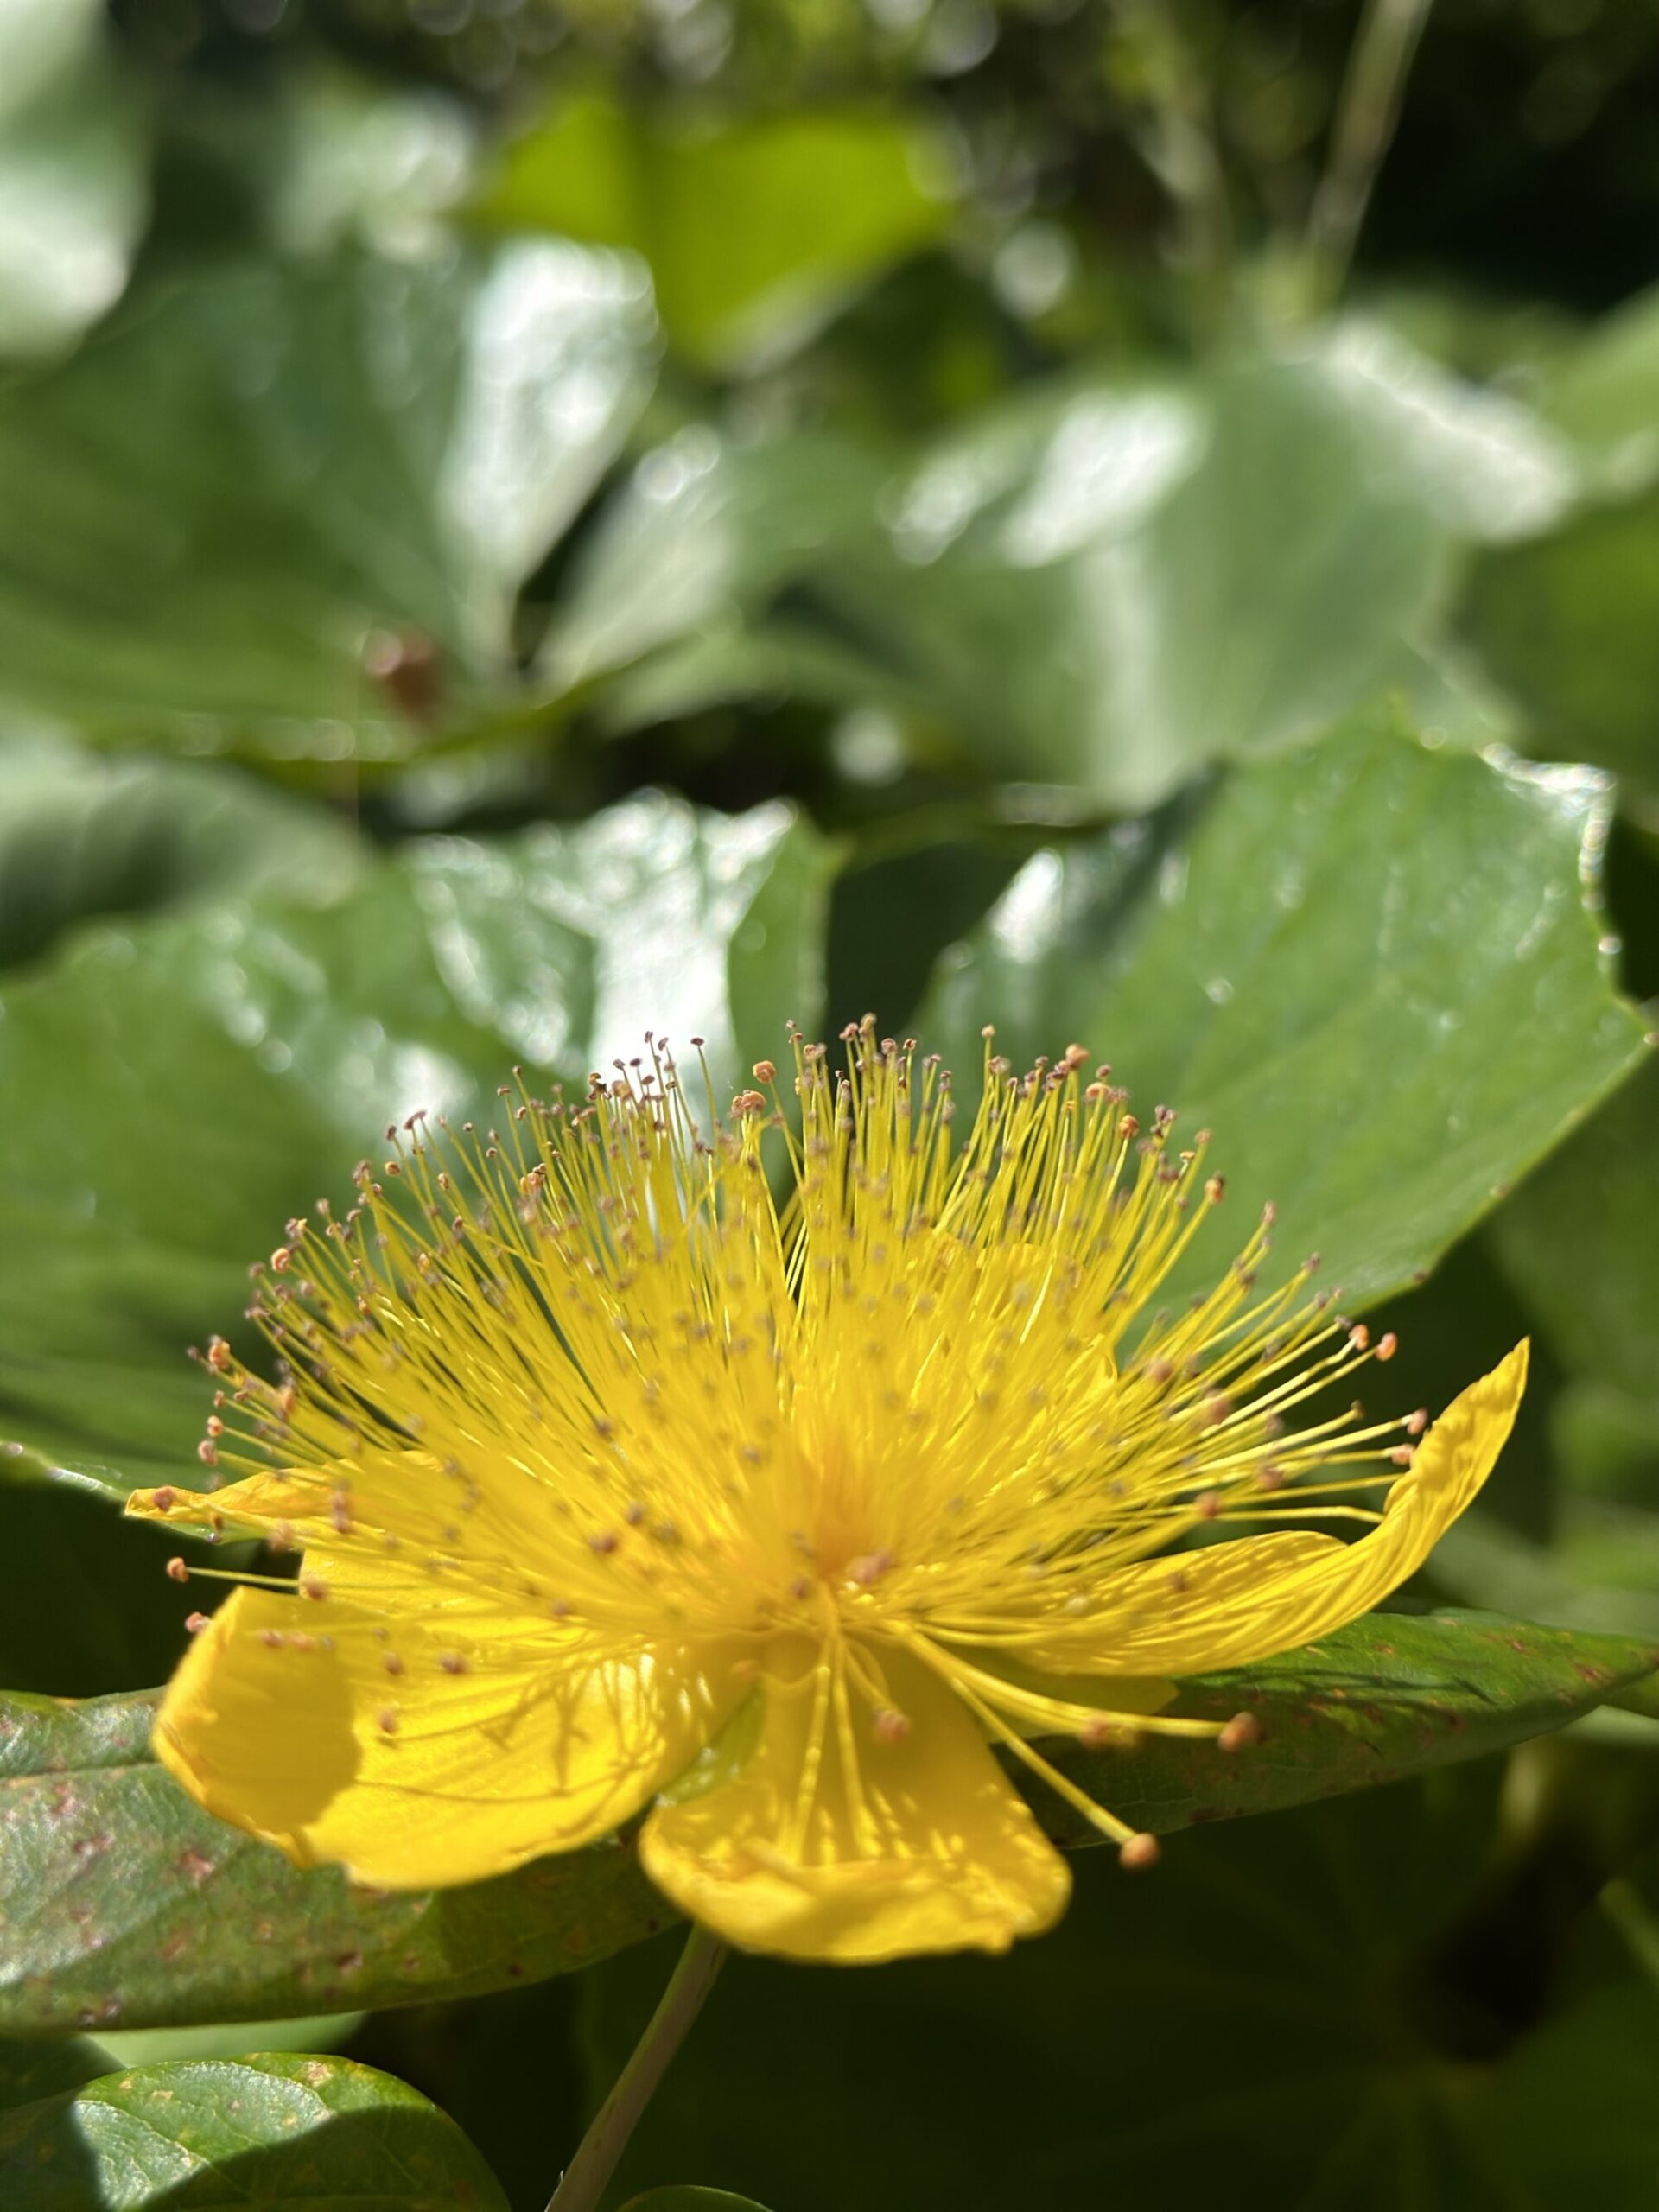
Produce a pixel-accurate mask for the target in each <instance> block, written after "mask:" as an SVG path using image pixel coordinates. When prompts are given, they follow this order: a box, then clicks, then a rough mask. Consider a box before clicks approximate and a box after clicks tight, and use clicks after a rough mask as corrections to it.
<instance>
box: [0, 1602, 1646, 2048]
mask: <svg viewBox="0 0 1659 2212" xmlns="http://www.w3.org/2000/svg"><path fill="white" fill-rule="evenodd" d="M1656 1665H1659V1645H1653V1646H1649V1645H1646V1644H1643V1643H1636V1642H1632V1641H1630V1640H1628V1639H1619V1638H1599V1637H1575V1636H1571V1635H1567V1634H1564V1633H1562V1632H1560V1631H1552V1630H1538V1629H1532V1628H1528V1627H1524V1626H1521V1625H1519V1624H1516V1623H1513V1622H1505V1621H1497V1620H1493V1619H1491V1618H1485V1617H1481V1616H1430V1617H1427V1618H1421V1619H1420V1618H1413V1617H1410V1616H1404V1615H1380V1614H1379V1615H1375V1616H1372V1617H1371V1618H1369V1619H1366V1620H1363V1621H1359V1622H1357V1623H1355V1624H1353V1626H1351V1627H1350V1628H1347V1629H1344V1630H1340V1631H1339V1632H1338V1633H1337V1634H1335V1635H1333V1636H1331V1637H1325V1638H1324V1639H1322V1641H1321V1642H1320V1643H1319V1645H1318V1646H1316V1647H1314V1648H1313V1649H1311V1650H1309V1651H1306V1652H1302V1653H1292V1654H1289V1655H1287V1656H1285V1657H1283V1658H1281V1659H1277V1660H1273V1661H1269V1662H1266V1663H1265V1664H1264V1665H1262V1666H1261V1667H1259V1668H1255V1669H1251V1671H1250V1674H1249V1677H1248V1679H1245V1678H1242V1677H1236V1676H1225V1677H1217V1678H1216V1680H1215V1681H1211V1682H1205V1681H1195V1682H1193V1683H1191V1684H1189V1685H1187V1686H1186V1691H1185V1696H1186V1700H1187V1704H1188V1706H1189V1707H1190V1709H1191V1710H1192V1711H1193V1712H1195V1713H1202V1714H1206V1715H1211V1714H1212V1715H1214V1716H1216V1717H1219V1718H1230V1717H1231V1715H1232V1714H1233V1713H1236V1712H1237V1711H1239V1710H1241V1709H1242V1708H1243V1707H1246V1706H1248V1707H1249V1710H1250V1711H1251V1712H1253V1713H1255V1714H1256V1715H1257V1717H1258V1719H1260V1721H1261V1722H1262V1726H1263V1729H1264V1731H1265V1733H1266V1740H1265V1741H1264V1742H1263V1743H1262V1745H1259V1746H1257V1747H1256V1749H1255V1750H1254V1751H1250V1752H1249V1753H1248V1754H1245V1755H1240V1756H1238V1757H1233V1758H1230V1757H1228V1756H1227V1755H1225V1754H1224V1753H1222V1752H1219V1751H1217V1750H1216V1749H1215V1747H1214V1745H1213V1744H1211V1743H1201V1744H1199V1745H1192V1744H1186V1745H1179V1744H1177V1745H1173V1746H1171V1745H1143V1746H1142V1747H1141V1748H1139V1749H1136V1750H1135V1751H1121V1752H1114V1753H1111V1754H1109V1755H1107V1754H1094V1755H1092V1756H1091V1755H1086V1754H1084V1753H1083V1752H1082V1751H1074V1750H1073V1749H1071V1747H1067V1748H1066V1750H1065V1752H1064V1754H1063V1756H1064V1758H1065V1759H1066V1761H1067V1762H1068V1763H1069V1764H1070V1765H1071V1770H1072V1771H1074V1772H1076V1773H1077V1774H1078V1775H1079V1776H1081V1777H1084V1778H1085V1779H1086V1780H1087V1782H1088V1783H1089V1785H1090V1787H1091V1788H1093V1789H1097V1790H1098V1791H1099V1793H1100V1795H1101V1798H1102V1801H1103V1802H1105V1803H1107V1804H1109V1805H1111V1806H1112V1807H1113V1808H1115V1809H1116V1810H1117V1811H1118V1812H1119V1813H1120V1814H1122V1815H1123V1816H1124V1817H1125V1818H1128V1819H1131V1820H1135V1821H1140V1822H1143V1823H1144V1824H1145V1825H1147V1826H1148V1827H1153V1828H1154V1829H1157V1830H1160V1831H1168V1830H1173V1829H1177V1828H1181V1827H1186V1826H1188V1825H1190V1824H1191V1823H1192V1822H1194V1821H1208V1820H1212V1819H1222V1818H1225V1817H1228V1816H1230V1815H1237V1814H1243V1813H1257V1812H1267V1811H1271V1810H1275V1809H1279V1808H1284V1807H1286V1806H1292V1805H1297V1804H1300V1803H1303V1802H1306V1800H1307V1799H1309V1798H1311V1797H1319V1796H1332V1795H1335V1794H1337V1793H1338V1792H1340V1791H1344V1790H1349V1789H1366V1788H1370V1787H1371V1786H1372V1785H1374V1784H1376V1783H1383V1782H1388V1781H1392V1780H1394V1779H1395V1777H1398V1776H1401V1775H1402V1774H1407V1773H1410V1772H1412V1771H1414V1770H1418V1769H1421V1768H1424V1767H1430V1766H1439V1765H1444V1764H1450V1763H1452V1762H1454V1761H1458V1760H1463V1759H1468V1758H1476V1757H1478V1756H1479V1755H1480V1754H1481V1753H1483V1752H1486V1751H1494V1750H1497V1749H1500V1748H1502V1747H1503V1746H1504V1745H1508V1744H1510V1743H1513V1742H1516V1741H1517V1740H1518V1739H1520V1738H1523V1737H1526V1736H1529V1735H1534V1734H1536V1733H1538V1732H1541V1731H1544V1730H1548V1729H1553V1728H1558V1727H1560V1726H1564V1725H1565V1724H1566V1723H1567V1721H1569V1720H1571V1719H1574V1718H1576V1717H1577V1716H1578V1715H1579V1714H1580V1713H1585V1712H1587V1711H1590V1710H1592V1708H1593V1707H1596V1706H1597V1705H1598V1704H1599V1703H1600V1702H1601V1701H1602V1700H1603V1699H1604V1698H1605V1697H1607V1696H1609V1695H1611V1694H1615V1693H1617V1692H1618V1691H1620V1690H1622V1689H1623V1688H1624V1687H1625V1686H1626V1685H1628V1684H1630V1683H1637V1682H1641V1681H1643V1680H1645V1679H1646V1678H1647V1677H1648V1676H1649V1675H1650V1674H1651V1673H1652V1670H1653V1669H1654V1668H1655V1666H1656ZM1184 1709H1185V1708H1184ZM152 1711H153V1700H151V1699H149V1698H143V1697H129V1698H104V1699H98V1700H92V1702H90V1703H87V1704H85V1705H80V1706H75V1705H58V1704H54V1703H52V1702H50V1701H48V1700H30V1699H12V1700H9V1701H4V1702H0V1777H3V1779H0V1824H3V1833H4V1834H5V1836H6V1839H7V1846H6V1852H5V1854H4V1856H3V1859H0V2033H5V2034H12V2035H29V2034H34V2033H38V2032H40V2031H42V2030H46V2029H65V2028H75V2027H81V2028H91V2029H92V2031H94V2032H96V2031H98V2030H99V2028H116V2027H125V2028H133V2027H149V2026H153V2025H156V2024H168V2023H171V2022H179V2023H192V2024H194V2023H200V2022H205V2021H212V2020H221V2019H222V2020H246V2019H254V2018H267V2017H268V2018H286V2017H288V2016H289V2015H290V2014H293V2013H295V2012H303V2011H307V2010H315V2008H316V2007H318V2006H320V2005H326V2006H330V2007H343V2006H346V2005H351V2006H355V2007H361V2008H363V2009H365V2010H372V2009H373V2008H376V2007H378V2006H384V2005H407V2004H415V2003H418V2002H421V2001H423V2000H425V1999H430V1998H434V1997H442V1996H458V1995H462V1994H467V1993H477V1992H480V1991H484V1990H487V1989H493V1988H499V1987H503V1986H508V1985H510V1984H511V1983H512V1982H514V1981H518V1980H532V1979H534V1978H536V1977H537V1976H541V1975H548V1974H559V1973H563V1972H567V1971H569V1970H570V1969H572V1968H574V1967H579V1966H582V1965H585V1964H587V1963H588V1962H589V1961H592V1960H594V1959H595V1958H600V1957H603V1956H605V1955H607V1954H608V1953H610V1952H612V1951H614V1950H616V1949H618V1948H620V1947H621V1946H622V1945H624V1944H626V1943H629V1942H635V1941H637V1940H639V1938H641V1937H643V1936H646V1935H648V1934H650V1933H652V1931H653V1930H654V1929H657V1928H658V1927H660V1926H662V1925H663V1924H664V1923H665V1922H666V1921H668V1920H670V1919H671V1918H672V1917H673V1914H672V1911H671V1908H670V1907H668V1906H667V1905H665V1904H664V1903H663V1902H662V1900H661V1899H659V1898H658V1897H656V1896H655V1894H654V1893H653V1892H652V1891H651V1889H650V1888H649V1887H648V1885H646V1883H645V1879H644V1878H643V1877H642V1876H641V1875H640V1873H639V1870H638V1868H637V1866H636V1864H635V1862H634V1859H633V1856H632V1853H631V1852H629V1851H627V1850H626V1849H625V1848H624V1847H620V1846H619V1845H615V1844H611V1845H605V1846H601V1847H596V1848H594V1849H592V1850H588V1851H582V1852H576V1853H571V1854H569V1856H566V1857H562V1858H550V1859H541V1860H539V1861H537V1863H536V1864H535V1865H533V1866H530V1867H527V1868H526V1869H524V1872H521V1873H517V1874H512V1875H509V1876H506V1877H504V1878H501V1879H499V1880H497V1881H493V1882H486V1883H481V1884H477V1885H473V1886H471V1887H469V1888H466V1889H459V1890H451V1891H439V1892H437V1893H435V1894H427V1895H406V1896H396V1897H384V1896H372V1895H369V1894H366V1893H363V1892H357V1893H353V1891H351V1890H350V1889H349V1888H348V1886H347V1885H346V1881H345V1879H344V1878H343V1877H342V1876H341V1875H340V1874H339V1873H338V1872H334V1871H332V1870H330V1871H323V1872H310V1873H301V1872H296V1870H295V1869H294V1868H293V1867H291V1866H289V1864H288V1862H287V1861H286V1860H285V1859H283V1858H282V1857H281V1856H280V1855H279V1854H278V1853H277V1852H276V1851H274V1850H272V1849H270V1847H267V1846H264V1845H262V1844H257V1843H255V1842H253V1841H251V1840H250V1839H249V1838H248V1837H246V1836H245V1835H243V1834H240V1833H239V1832H238V1830H236V1829H233V1828H230V1827H225V1826H223V1825H222V1824H221V1823H219V1822H218V1821H214V1820H213V1819H211V1818H210V1817H209V1816H208V1815H206V1814H204V1813H201V1812H200V1811H198V1809H197V1808H195V1807H194V1805H193V1804H192V1803H191V1802H189V1801H188V1799H187V1798H185V1797H184V1796H183V1795H182V1794H181V1792H180V1791H179V1790H178V1789H176V1788H175V1786H174V1784H173V1783H171V1782H170V1781H169V1780H168V1777H167V1776H166V1775H165V1774H164V1773H163V1772H162V1770H161V1768H159V1767H158V1766H156V1764H154V1763H153V1762H152V1761H151V1759H150V1758H149V1750H148V1737H149V1722H150V1717H151V1713H152ZM1041 1809H1042V1810H1043V1813H1044V1816H1045V1817H1046V1818H1050V1819H1052V1822H1053V1827H1054V1832H1055V1833H1056V1834H1058V1836H1059V1837H1061V1838H1062V1839H1063V1840H1067V1841H1080V1840H1085V1839H1084V1837H1083V1835H1082V1834H1080V1831H1079V1824H1078V1822H1077V1819H1076V1816H1075V1815H1072V1814H1071V1812H1070V1811H1069V1810H1067V1809H1066V1808H1065V1807H1064V1806H1062V1805H1060V1804H1058V1802H1054V1801H1051V1800H1048V1799H1046V1797H1045V1799H1044V1802H1043V1805H1042V1808H1041ZM1093 1834H1094V1832H1093V1831H1092V1830H1090V1831H1089V1837H1090V1838H1092V1837H1093Z"/></svg>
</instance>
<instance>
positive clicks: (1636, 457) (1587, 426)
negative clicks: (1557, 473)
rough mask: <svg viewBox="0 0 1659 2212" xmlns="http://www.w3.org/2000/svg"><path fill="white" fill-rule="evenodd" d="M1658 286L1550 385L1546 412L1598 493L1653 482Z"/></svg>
mask: <svg viewBox="0 0 1659 2212" xmlns="http://www.w3.org/2000/svg"><path fill="white" fill-rule="evenodd" d="M1656 394H1659V286H1656V287H1655V288H1654V289H1651V290H1649V291H1646V292H1640V293H1638V294H1637V296H1636V297H1635V299H1633V300H1628V301H1626V302H1625V303H1624V306H1623V307H1621V308H1619V309H1618V311H1617V312H1616V313H1615V314H1613V315H1606V316H1605V317H1604V318H1603V319H1602V321H1600V322H1599V323H1598V324H1597V325H1596V326H1595V327H1594V329H1593V330H1592V332H1591V333H1590V335H1589V336H1588V338H1586V340H1584V341H1583V342H1582V343H1581V344H1580V346H1577V347H1576V348H1575V349H1574V350H1573V353H1571V354H1570V355H1569V356H1568V358H1567V361H1566V363H1565V364H1564V365H1562V366H1561V367H1560V369H1559V370H1558V372H1557V373H1556V374H1555V375H1554V377H1553V378H1551V380H1550V384H1549V387H1548V395H1547V398H1546V405H1547V408H1548V414H1549V416H1550V419H1551V421H1552V422H1554V423H1556V424H1557V425H1558V426H1559V427H1560V429H1563V430H1565V431H1566V432H1567V435H1569V436H1570V437H1571V438H1572V439H1573V441H1574V442H1575V443H1576V444H1577V445H1578V446H1579V447H1580V448H1581V450H1582V451H1583V452H1584V453H1585V454H1586V455H1587V456H1588V458H1589V460H1590V461H1591V462H1592V466H1593V467H1594V470H1595V474H1596V476H1597V479H1598V481H1599V484H1600V486H1601V487H1602V488H1603V489H1604V490H1605V491H1606V492H1608V493H1626V494H1628V493H1630V492H1633V491H1636V490H1637V489H1639V488H1640V487H1641V486H1644V485H1648V484H1651V483H1652V482H1653V481H1654V480H1655V479H1656V477H1659V402H1656V397H1655V395H1656Z"/></svg>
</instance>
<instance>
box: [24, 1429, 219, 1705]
mask: <svg viewBox="0 0 1659 2212" xmlns="http://www.w3.org/2000/svg"><path fill="white" fill-rule="evenodd" d="M126 1494H127V1485H126V1484H124V1483H122V1482H120V1480H119V1478H113V1477H110V1476H107V1475H104V1474H99V1473H92V1472H83V1471H80V1470H79V1469H73V1468H67V1467H54V1466H52V1465H49V1464H48V1462H46V1461H44V1460H42V1459H41V1458H40V1457H39V1455H38V1454H36V1453H34V1452H24V1451H22V1450H21V1449H20V1448H19V1447H18V1446H15V1445H0V1529H3V1532H4V1541H3V1543H0V1670H3V1671H0V1679H3V1680H4V1681H7V1682H8V1683H10V1686H11V1687H12V1688H14V1689H19V1690H29V1691H41V1692H46V1693H48V1694H50V1695H52V1696H54V1697H92V1696H95V1695H97V1694H98V1693H99V1692H100V1691H103V1690H111V1689H131V1688H142V1687H143V1685H144V1684H146V1683H149V1682H153V1681H155V1680H156V1677H157V1676H158V1675H163V1674H166V1673H167V1672H168V1670H169V1669H170V1668H171V1667H172V1666H173V1664H174V1662H175V1659H176V1657H177V1656H178V1650H179V1622H180V1611H181V1609H180V1605H179V1602H178V1600H179V1591H178V1588H177V1586H176V1585H175V1584H173V1583H170V1582H169V1581H168V1580H167V1578H166V1576H165V1574H164V1573H163V1571H162V1568H163V1560H164V1555H165V1553H166V1552H167V1551H168V1550H171V1549H176V1548H177V1547H176V1546H174V1545H171V1544H168V1545H162V1544H158V1543H157V1542H156V1541H155V1539H154V1535H153V1534H152V1532H151V1531H150V1530H149V1529H143V1528H140V1527H139V1525H138V1524H137V1523H136V1522H125V1521H123V1520H122V1519H121V1517H120V1506H121V1504H122V1503H124V1500H125V1497H126Z"/></svg>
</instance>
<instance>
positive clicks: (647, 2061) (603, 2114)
mask: <svg viewBox="0 0 1659 2212" xmlns="http://www.w3.org/2000/svg"><path fill="white" fill-rule="evenodd" d="M725 1962H726V1946H725V1945H724V1944H723V1943H722V1942H721V1941H720V1939H719V1937H718V1936H711V1935H709V1931H708V1930H707V1929H704V1928H694V1929H692V1930H691V1933H690V1936H688V1937H687V1939H686V1945H685V1948H684V1950H683V1951H682V1952H681V1954H680V1962H679V1964H678V1965H677V1967H675V1969H674V1972H673V1974H671V1976H670V1978H669V1984H668V1987H667V1988H666V1989H665V1990H664V1992H663V1994H662V1999H661V2002H660V2003H659V2004H658V2007H657V2010H656V2011H655V2012H653V2013H652V2016H651V2018H650V2021H649V2022H648V2023H647V2024H646V2028H645V2033H644V2034H643V2035H642V2036H641V2037H640V2038H639V2042H638V2043H637V2044H635V2045H634V2047H633V2055H632V2057H631V2058H630V2059H629V2060H628V2063H627V2064H626V2066H625V2067H624V2068H623V2069H622V2071H621V2072H620V2074H619V2075H617V2078H616V2085H615V2087H614V2088H613V2089H612V2091H611V2094H610V2095H609V2096H608V2097H607V2098H606V2100H605V2101H604V2103H603V2104H602V2105H601V2107H600V2108H599V2110H598V2112H597V2113H595V2114H594V2120H593V2124H592V2126H590V2127H589V2128H588V2133H586V2134H585V2135H584V2136H583V2137H582V2141H581V2142H580V2143H579V2144H578V2145H577V2146H576V2155H575V2158H572V2159H571V2161H570V2163H569V2165H568V2166H567V2167H566V2168H565V2170H564V2173H563V2177H561V2179H560V2182H559V2185H558V2187H557V2188H556V2190H554V2192H553V2194H552V2196H551V2197H550V2199H549V2201H548V2207H547V2212H594V2208H595V2206H597V2204H598V2202H599V2200H600V2198H601V2196H603V2195H604V2194H605V2189H606V2184H607V2183H608V2182H609V2180H610V2178H611V2176H612V2175H613V2173H614V2172H615V2171H616V2162H617V2160H618V2159H619V2158H620V2157H621V2156H622V2153H623V2152H624V2151H625V2150H626V2148H627V2145H628V2138H629V2136H631V2135H632V2133H633V2131H634V2129H635V2127H636V2126H638V2125H639V2115H640V2114H641V2113H643V2112H644V2110H645V2107H646V2106H647V2105H648V2104H649V2103H650V2102H651V2100H652V2095H653V2094H654V2093H655V2091H656V2088H657V2085H658V2082H660V2081H661V2080H662V2078H663V2076H664V2074H665V2073H667V2071H668V2069H669V2065H670V2063H671V2060H672V2059H673V2056H674V2054H675V2052H676V2051H677V2050H678V2049H679V2047H680V2045H681V2044H683V2042H684V2041H685V2037H686V2031H687V2030H688V2029H689V2028H690V2025H691V2023H692V2021H693V2020H695V2019H696V2017H697V2014H698V2013H699V2012H701V2011H702V2000H703V1999H704V1998H705V1997H707V1996H708V1994H709V1991H710V1990H711V1989H712V1988H713V1987H714V1986H715V1975H716V1974H719V1972H720V1970H721V1967H722V1966H723V1965H724V1964H725Z"/></svg>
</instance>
